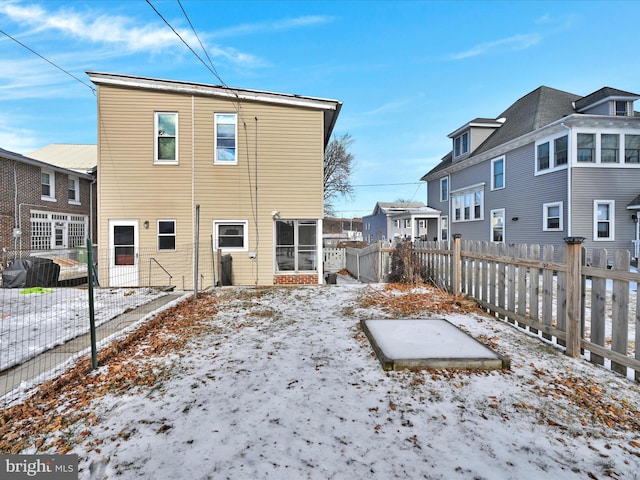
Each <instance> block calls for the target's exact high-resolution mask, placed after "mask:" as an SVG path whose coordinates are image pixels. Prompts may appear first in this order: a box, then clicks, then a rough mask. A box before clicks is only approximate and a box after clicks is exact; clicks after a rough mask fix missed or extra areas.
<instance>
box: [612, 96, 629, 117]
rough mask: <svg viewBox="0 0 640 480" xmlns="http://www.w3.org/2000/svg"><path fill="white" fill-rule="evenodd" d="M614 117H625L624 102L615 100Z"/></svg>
mask: <svg viewBox="0 0 640 480" xmlns="http://www.w3.org/2000/svg"><path fill="white" fill-rule="evenodd" d="M615 115H616V117H626V116H627V102H626V101H624V100H616V101H615Z"/></svg>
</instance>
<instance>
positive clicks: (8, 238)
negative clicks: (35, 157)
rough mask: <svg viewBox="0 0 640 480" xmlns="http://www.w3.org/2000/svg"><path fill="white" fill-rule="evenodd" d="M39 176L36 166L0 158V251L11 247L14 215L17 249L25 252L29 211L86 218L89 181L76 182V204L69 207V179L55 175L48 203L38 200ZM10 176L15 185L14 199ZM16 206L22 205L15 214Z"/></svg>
mask: <svg viewBox="0 0 640 480" xmlns="http://www.w3.org/2000/svg"><path fill="white" fill-rule="evenodd" d="M14 166H15V168H14ZM40 173H41V170H40V167H36V166H34V165H28V164H25V163H20V162H14V161H13V160H7V159H4V158H0V249H1V248H2V247H8V248H13V247H14V239H13V236H12V233H13V227H14V226H16V225H14V223H16V222H17V219H16V217H17V216H20V220H21V222H20V223H21V225H20V228H21V230H22V238H21V239H20V240H19V241H18V248H24V249H28V248H29V247H30V246H31V240H30V239H31V219H30V216H31V215H30V212H31V210H41V211H43V212H60V213H68V214H75V215H86V216H87V217H88V216H89V215H90V211H91V210H90V192H89V189H90V184H91V181H89V180H86V179H82V178H81V179H80V205H72V204H70V203H69V177H68V176H67V175H66V174H64V173H61V172H55V198H56V199H55V201H50V202H49V201H45V200H42V187H41V183H40V182H41V176H40ZM14 176H15V180H17V184H18V189H17V199H16V190H15V187H14V183H15V182H14ZM94 198H95V196H94ZM16 204H17V205H18V206H20V205H22V206H21V207H19V208H18V210H19V212H16V208H17V207H16ZM18 214H19V215H18ZM94 224H95V222H94ZM87 233H88V232H87Z"/></svg>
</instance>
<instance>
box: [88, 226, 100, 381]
mask: <svg viewBox="0 0 640 480" xmlns="http://www.w3.org/2000/svg"><path fill="white" fill-rule="evenodd" d="M87 281H88V282H89V330H90V332H91V368H92V369H93V370H95V369H96V368H98V347H97V345H96V316H95V311H94V305H93V246H92V244H91V239H90V238H87Z"/></svg>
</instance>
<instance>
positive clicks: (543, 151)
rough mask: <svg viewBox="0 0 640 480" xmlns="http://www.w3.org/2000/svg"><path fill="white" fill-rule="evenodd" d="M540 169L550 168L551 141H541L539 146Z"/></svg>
mask: <svg viewBox="0 0 640 480" xmlns="http://www.w3.org/2000/svg"><path fill="white" fill-rule="evenodd" d="M536 153H537V157H538V170H546V169H547V168H549V142H545V143H541V144H540V145H538V147H537V151H536Z"/></svg>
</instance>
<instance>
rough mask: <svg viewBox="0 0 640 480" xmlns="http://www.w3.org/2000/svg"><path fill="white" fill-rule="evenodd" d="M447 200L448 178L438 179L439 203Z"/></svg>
mask: <svg viewBox="0 0 640 480" xmlns="http://www.w3.org/2000/svg"><path fill="white" fill-rule="evenodd" d="M447 200H449V177H444V178H441V179H440V201H441V202H446V201H447Z"/></svg>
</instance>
